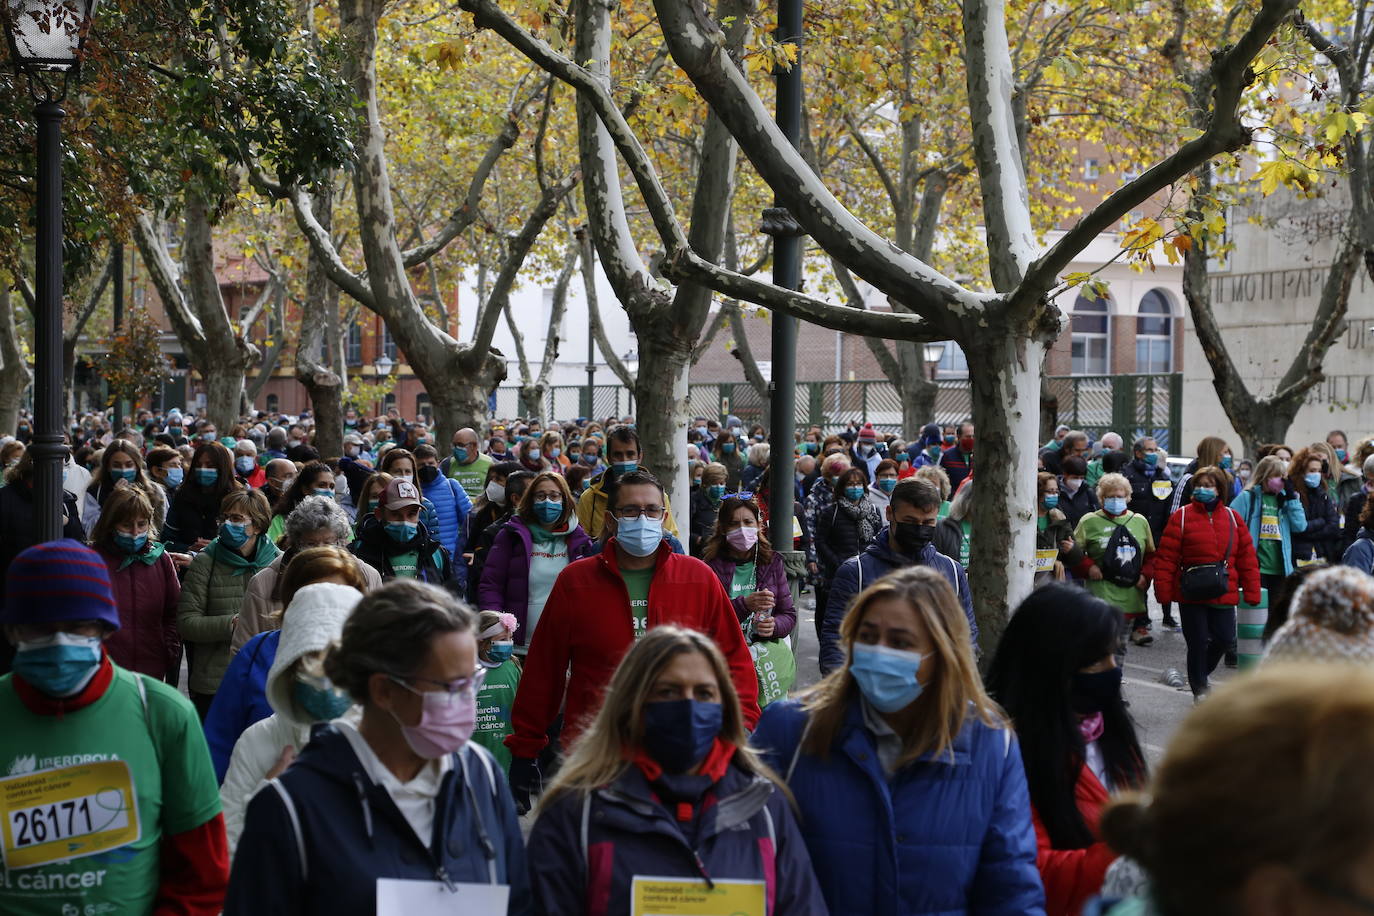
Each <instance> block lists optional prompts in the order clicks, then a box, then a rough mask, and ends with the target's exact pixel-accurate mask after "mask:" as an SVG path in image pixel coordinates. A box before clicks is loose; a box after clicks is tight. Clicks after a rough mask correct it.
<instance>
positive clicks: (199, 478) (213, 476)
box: [195, 468, 219, 487]
mask: <svg viewBox="0 0 1374 916" xmlns="http://www.w3.org/2000/svg"><path fill="white" fill-rule="evenodd" d="M195 474H196V483H198V484H200V485H201V486H202V487H213V486H214V485H215V482H216V481H217V480H219V470H218V469H217V468H196V470H195Z"/></svg>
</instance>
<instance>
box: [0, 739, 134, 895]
mask: <svg viewBox="0 0 1374 916" xmlns="http://www.w3.org/2000/svg"><path fill="white" fill-rule="evenodd" d="M137 798H138V796H137V795H136V794H135V793H134V780H133V775H132V774H131V773H130V772H129V765H128V764H127V763H125V762H124V761H122V760H105V761H99V762H96V763H86V764H80V765H78V766H72V767H61V768H58V769H52V770H41V771H39V772H37V773H25V774H24V775H22V776H11V777H9V778H8V779H3V780H0V818H3V819H0V841H2V843H3V849H4V858H5V868H6V869H16V868H33V867H35V866H38V865H49V864H51V863H53V862H60V861H65V860H68V859H79V858H81V857H82V856H90V855H95V854H96V853H101V852H108V851H109V850H111V849H117V848H119V847H121V846H128V845H129V844H131V843H137V842H138V840H139V837H140V835H141V834H140V829H141V826H142V825H141V824H140V823H139V820H138V805H137V802H136V799H137Z"/></svg>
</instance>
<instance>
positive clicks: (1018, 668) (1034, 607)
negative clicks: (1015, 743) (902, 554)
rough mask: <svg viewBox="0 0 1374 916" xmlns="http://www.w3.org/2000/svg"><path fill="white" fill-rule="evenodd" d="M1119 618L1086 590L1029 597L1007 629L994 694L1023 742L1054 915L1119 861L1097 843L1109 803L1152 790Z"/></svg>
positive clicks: (1073, 912)
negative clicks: (1122, 659)
mask: <svg viewBox="0 0 1374 916" xmlns="http://www.w3.org/2000/svg"><path fill="white" fill-rule="evenodd" d="M1119 618H1120V611H1118V610H1116V609H1115V608H1113V607H1112V606H1111V605H1110V604H1108V603H1107V602H1105V601H1103V600H1102V599H1100V598H1095V597H1093V596H1092V595H1090V594H1088V593H1087V592H1085V591H1084V590H1083V589H1080V588H1073V587H1071V586H1067V585H1060V584H1057V583H1056V584H1051V585H1046V586H1044V587H1043V588H1039V589H1036V590H1035V591H1033V592H1031V594H1030V597H1028V598H1027V599H1026V600H1025V601H1023V602H1022V603H1021V606H1020V607H1019V608H1018V609H1017V611H1016V613H1015V614H1013V615H1012V618H1011V620H1010V622H1009V623H1008V624H1007V629H1006V632H1005V633H1004V634H1003V635H1002V642H1001V643H1000V644H999V645H998V647H997V654H996V655H995V656H993V659H992V665H991V667H990V668H989V670H988V678H987V684H988V692H989V693H990V694H991V695H992V697H993V699H995V700H996V701H997V702H998V703H999V704H1000V705H1001V706H1002V709H1004V710H1005V711H1006V713H1007V715H1008V716H1010V717H1011V720H1012V722H1013V724H1014V725H1015V727H1016V734H1017V736H1018V737H1019V738H1020V740H1021V759H1022V762H1023V763H1024V764H1025V767H1026V782H1027V784H1028V785H1029V788H1030V798H1031V806H1032V807H1031V814H1032V817H1033V820H1034V823H1035V837H1036V843H1037V846H1038V852H1037V864H1038V865H1039V868H1040V877H1041V879H1042V880H1043V881H1044V883H1045V898H1046V907H1045V912H1046V914H1047V916H1077V914H1078V912H1079V909H1080V908H1081V907H1082V905H1083V903H1084V901H1086V900H1088V899H1089V898H1090V897H1091V896H1092V895H1093V894H1095V893H1097V891H1098V889H1099V888H1100V887H1101V885H1102V879H1103V876H1104V875H1106V873H1107V867H1108V866H1109V865H1111V863H1112V861H1113V860H1114V859H1115V858H1116V854H1115V853H1113V852H1112V850H1111V849H1110V848H1108V847H1107V845H1106V844H1105V843H1103V842H1102V841H1101V839H1100V837H1099V835H1098V831H1097V820H1098V816H1099V814H1100V813H1101V810H1102V807H1103V805H1105V804H1106V803H1107V797H1108V795H1110V794H1111V793H1114V792H1119V791H1122V790H1124V789H1138V788H1140V786H1141V785H1142V784H1144V782H1145V778H1146V767H1145V758H1144V755H1143V754H1142V753H1141V751H1140V741H1139V739H1138V738H1137V737H1136V733H1135V726H1134V724H1133V723H1132V722H1131V718H1130V716H1129V714H1127V712H1126V707H1125V704H1124V703H1123V702H1122V699H1121V673H1122V672H1121V668H1119V667H1117V663H1116V655H1115V652H1116V646H1117V641H1118V639H1119V630H1118V626H1119Z"/></svg>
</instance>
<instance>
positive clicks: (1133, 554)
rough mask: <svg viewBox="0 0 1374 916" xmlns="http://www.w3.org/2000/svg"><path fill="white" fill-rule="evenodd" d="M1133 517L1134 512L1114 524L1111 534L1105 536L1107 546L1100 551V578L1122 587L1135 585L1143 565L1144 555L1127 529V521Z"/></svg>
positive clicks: (1137, 542) (1138, 543)
mask: <svg viewBox="0 0 1374 916" xmlns="http://www.w3.org/2000/svg"><path fill="white" fill-rule="evenodd" d="M1132 518H1135V513H1131V514H1130V515H1128V516H1126V520H1125V521H1123V522H1122V523H1121V524H1119V525H1116V530H1115V531H1113V532H1112V536H1111V537H1109V538H1107V548H1106V550H1104V551H1103V552H1102V562H1101V563H1100V564H1098V565H1099V567H1100V568H1101V570H1102V578H1103V579H1105V580H1107V581H1108V582H1110V583H1112V584H1113V585H1120V586H1122V587H1126V586H1131V585H1135V584H1136V582H1138V581H1139V580H1140V570H1141V567H1143V566H1144V565H1145V555H1144V553H1143V552H1142V551H1141V549H1140V542H1139V541H1137V540H1136V539H1135V538H1134V537H1133V536H1132V535H1131V532H1130V531H1129V530H1128V529H1127V523H1128V522H1130V520H1131V519H1132Z"/></svg>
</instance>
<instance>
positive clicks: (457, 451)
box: [453, 445, 468, 464]
mask: <svg viewBox="0 0 1374 916" xmlns="http://www.w3.org/2000/svg"><path fill="white" fill-rule="evenodd" d="M453 460H454V461H456V462H458V463H459V464H467V463H468V450H467V449H466V448H464V447H463V446H461V445H455V446H454V447H453Z"/></svg>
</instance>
